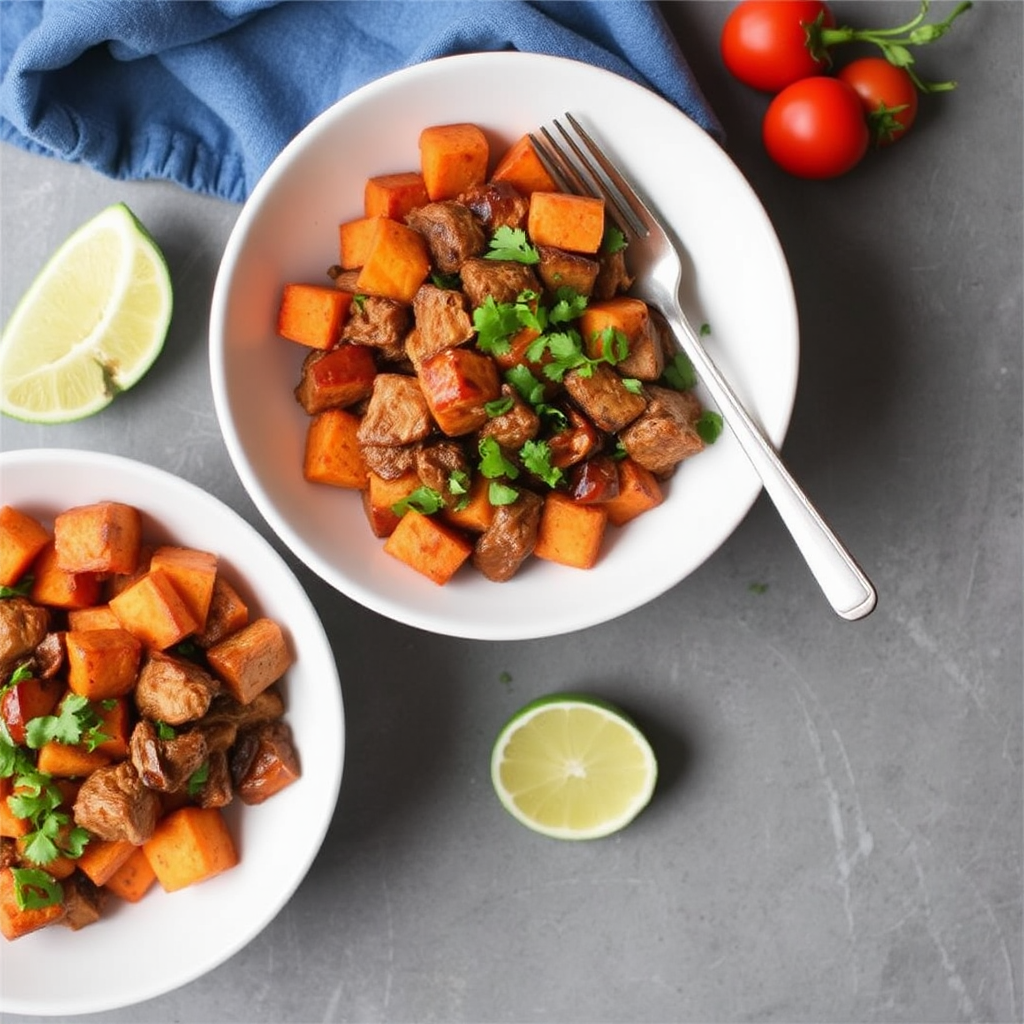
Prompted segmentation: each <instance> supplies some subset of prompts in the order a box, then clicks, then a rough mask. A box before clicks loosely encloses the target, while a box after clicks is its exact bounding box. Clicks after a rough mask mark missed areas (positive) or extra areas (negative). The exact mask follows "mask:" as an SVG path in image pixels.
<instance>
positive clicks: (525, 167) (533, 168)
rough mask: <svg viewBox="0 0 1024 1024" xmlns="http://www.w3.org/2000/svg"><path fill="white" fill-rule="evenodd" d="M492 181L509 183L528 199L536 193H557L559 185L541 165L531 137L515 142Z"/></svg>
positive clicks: (524, 137)
mask: <svg viewBox="0 0 1024 1024" xmlns="http://www.w3.org/2000/svg"><path fill="white" fill-rule="evenodd" d="M491 181H507V182H508V183H509V184H510V185H511V186H512V187H513V188H514V189H515V190H516V191H517V192H518V193H519V194H520V195H524V196H526V197H527V198H529V196H531V195H532V194H533V193H534V192H557V191H558V184H557V182H556V181H555V179H554V178H552V177H551V175H550V174H549V173H548V170H547V168H546V167H545V166H544V164H543V163H541V159H540V157H539V156H537V151H536V150H535V149H534V148H533V143H532V142H531V141H530V136H529V135H524V136H523V137H522V138H521V139H519V141H518V142H514V143H513V144H512V145H511V146H510V147H509V148H508V149H507V150H506V151H505V154H504V156H502V157H501V159H500V160H499V161H498V163H497V165H496V166H495V168H494V173H493V174H491Z"/></svg>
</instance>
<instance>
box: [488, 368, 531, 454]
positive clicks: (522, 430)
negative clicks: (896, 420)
mask: <svg viewBox="0 0 1024 1024" xmlns="http://www.w3.org/2000/svg"><path fill="white" fill-rule="evenodd" d="M501 394H502V396H503V397H505V398H511V399H512V408H511V409H509V410H508V412H503V413H500V414H499V415H497V416H492V417H491V418H490V419H489V420H488V421H487V422H486V423H485V424H484V425H483V426H482V427H481V428H480V436H481V437H493V438H494V440H495V441H497V442H498V444H499V445H501V447H502V448H507V449H508V450H509V451H518V450H519V449H520V448H522V447H523V445H524V444H526V442H527V441H532V440H533V439H534V438H535V437H536V436H537V434H538V432H539V431H540V417H539V416H538V415H537V414H536V413H535V412H534V411H533V409H532V407H531V406H529V405H527V404H526V402H524V401H523V400H522V398H521V397H520V396H519V392H518V391H516V389H515V388H514V387H512V386H511V385H510V384H502V386H501Z"/></svg>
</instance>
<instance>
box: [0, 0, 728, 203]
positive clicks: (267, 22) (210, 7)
mask: <svg viewBox="0 0 1024 1024" xmlns="http://www.w3.org/2000/svg"><path fill="white" fill-rule="evenodd" d="M507 49H516V50H523V51H531V52H536V53H549V54H556V55H559V56H563V57H571V58H575V59H577V60H582V61H586V62H589V63H592V64H595V65H598V66H600V67H603V68H606V69H608V70H609V71H614V72H616V73H618V74H620V75H623V76H626V77H628V78H631V79H633V80H634V81H636V82H639V83H641V84H642V85H645V86H647V87H649V88H651V89H653V90H654V91H656V92H658V93H660V94H661V95H662V96H664V97H665V98H666V99H668V100H669V101H671V102H672V103H674V104H676V105H677V106H678V107H680V108H681V109H682V110H683V111H684V112H685V113H686V114H688V115H689V116H690V117H691V118H693V120H694V121H696V122H697V123H698V124H700V125H701V126H702V127H703V128H705V129H706V130H707V131H709V132H710V133H711V134H712V135H714V136H715V137H716V138H719V139H720V138H721V128H720V126H719V124H718V122H717V120H716V119H715V117H714V114H713V112H712V111H711V109H710V108H709V107H708V105H707V102H706V101H705V99H704V97H703V95H702V94H701V92H700V89H699V87H698V86H697V83H696V82H695V81H694V79H693V76H692V74H691V72H690V69H689V67H688V66H687V64H686V61H685V59H684V57H683V55H682V53H681V52H680V50H679V47H678V45H677V44H676V41H675V39H674V38H673V36H672V34H671V32H670V31H669V30H668V28H667V26H666V25H665V23H664V21H663V19H662V17H661V14H660V12H659V11H658V8H657V6H656V5H655V4H653V3H645V2H637V0H615V2H605V3H594V2H582V3H568V2H537V3H526V2H522V0H512V2H505V0H472V2H469V3H466V2H449V0H412V2H399V0H367V2H360V0H344V2H333V3H323V2H319V3H318V2H312V3H306V2H297V0H296V2H285V3H276V2H271V0H221V2H214V3H199V2H192V3H176V2H169V3H167V2H153V0H134V2H132V0H122V2H116V0H115V2H111V0H47V2H35V0H14V2H12V0H4V2H3V3H2V5H0V76H2V85H0V139H3V140H4V141H7V142H12V143H14V144H16V145H18V146H21V147H23V148H25V149H27V150H30V151H31V152H35V153H43V154H47V155H50V156H57V157H61V158H63V159H65V160H70V161H75V162H81V163H84V164H87V165H89V166H90V167H93V168H95V169H96V170H97V171H101V172H102V173H104V174H107V175H109V176H111V177H115V178H166V179H170V180H171V181H174V182H177V183H178V184H180V185H182V186H184V187H185V188H188V189H191V190H193V191H195V192H201V193H206V194H209V195H215V196H220V197H222V198H225V199H229V200H233V201H237V202H241V201H242V200H244V199H245V198H246V196H247V195H248V194H249V192H250V191H251V190H252V188H253V186H254V185H255V184H256V182H257V180H258V179H259V178H260V176H261V175H262V174H263V172H264V171H265V170H266V169H267V167H268V165H269V164H270V162H271V161H272V160H273V159H274V157H275V156H276V155H277V154H278V153H279V152H280V151H281V149H283V148H284V146H285V145H286V144H287V143H288V142H289V140H290V139H291V138H292V137H293V136H294V135H295V134H296V133H297V132H298V131H299V130H300V129H301V128H302V127H303V126H304V125H305V124H307V123H308V122H309V121H311V120H312V119H313V118H314V117H315V116H316V115H317V114H319V113H321V112H322V111H323V110H325V109H326V108H327V107H329V106H330V105H331V104H332V103H333V102H334V101H335V100H337V99H338V98H340V97H341V96H344V95H346V94H347V93H349V92H351V91H352V90H354V89H356V88H358V87H359V86H361V85H364V84H365V83H367V82H369V81H372V80H373V79H375V78H379V77H380V76H382V75H384V74H387V73H389V72H391V71H395V70H397V69H399V68H403V67H408V66H410V65H413V64H417V63H419V62H421V61H425V60H430V59H432V58H436V57H443V56H447V55H450V54H455V53H468V52H474V51H480V50H507Z"/></svg>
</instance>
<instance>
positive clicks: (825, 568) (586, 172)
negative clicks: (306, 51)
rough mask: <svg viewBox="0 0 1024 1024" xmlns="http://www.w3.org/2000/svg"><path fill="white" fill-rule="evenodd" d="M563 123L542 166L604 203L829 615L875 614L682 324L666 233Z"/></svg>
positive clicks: (840, 551)
mask: <svg viewBox="0 0 1024 1024" xmlns="http://www.w3.org/2000/svg"><path fill="white" fill-rule="evenodd" d="M565 120H566V121H567V122H568V123H569V125H570V127H571V129H572V130H571V131H570V130H569V129H567V128H566V127H565V125H563V124H562V123H561V121H559V120H557V119H556V120H554V121H553V125H554V127H555V129H556V130H557V132H558V134H559V135H560V136H561V138H562V142H559V141H558V140H557V139H556V138H555V136H554V135H553V134H552V133H551V132H550V131H549V130H548V129H547V128H546V127H542V128H541V129H540V132H539V136H538V135H532V134H531V136H530V138H531V139H532V141H533V144H534V147H535V148H536V150H537V152H538V155H539V156H540V158H541V160H542V161H543V162H544V164H545V165H546V166H547V169H548V171H549V172H550V173H551V174H552V175H553V177H554V178H555V180H556V181H557V182H558V184H559V186H560V187H561V188H563V189H564V190H565V191H567V192H574V193H576V194H579V195H589V196H595V197H598V198H603V199H604V200H605V209H606V211H607V212H608V214H609V215H610V216H611V218H612V219H613V220H614V221H615V223H616V224H617V225H618V227H619V228H620V230H621V231H622V232H623V234H624V235H625V236H626V239H627V240H628V242H629V243H630V249H629V251H630V253H631V254H633V256H634V259H635V260H637V263H636V264H635V266H634V268H633V269H634V270H635V271H639V272H638V273H636V280H635V282H634V284H633V286H632V288H631V294H634V295H636V296H637V297H638V298H642V299H644V300H645V301H646V302H648V303H649V304H650V305H651V306H653V307H655V308H656V309H658V310H660V312H661V313H662V315H663V316H664V317H665V319H666V320H667V321H668V324H669V326H670V327H671V329H672V332H673V334H674V335H675V337H676V339H677V341H678V342H679V345H680V347H681V348H682V350H683V352H685V353H686V355H687V356H688V357H689V359H690V361H691V362H692V363H693V366H694V369H695V370H696V372H697V374H698V376H699V377H700V379H701V380H702V381H703V383H704V386H705V387H706V388H707V390H708V392H709V394H710V395H711V397H712V399H713V400H714V402H715V404H716V405H717V406H718V409H719V411H720V412H721V413H722V417H723V419H724V420H725V423H726V425H727V426H728V427H729V428H730V429H731V430H732V432H733V434H735V436H736V440H737V441H738V442H739V443H740V447H741V448H742V449H743V451H744V453H745V454H746V456H747V458H748V459H749V460H750V462H751V463H752V465H753V467H754V469H755V470H756V471H757V474H758V475H759V476H760V478H761V482H762V483H763V484H764V489H765V491H767V493H768V496H769V497H770V498H771V500H772V501H773V502H774V504H775V507H776V509H777V510H778V512H779V515H780V516H781V518H782V521H783V522H784V523H785V525H786V527H787V529H788V530H789V532H790V534H791V535H792V537H793V540H794V541H795V542H796V545H797V547H798V548H799V550H800V552H801V554H803V556H804V559H805V560H806V562H807V565H808V567H809V568H810V570H811V573H812V574H813V575H814V578H815V580H817V582H818V585H819V586H820V587H821V589H822V591H823V592H824V594H825V596H826V598H828V601H829V603H830V604H831V605H832V607H833V609H835V611H836V612H837V613H838V614H839V615H840V616H842V617H843V618H844V619H848V620H851V621H852V620H856V619H862V618H864V616H866V615H868V614H869V613H870V612H871V611H872V609H873V608H874V607H875V602H876V600H877V597H876V594H875V588H874V587H873V586H872V584H871V581H870V580H869V579H868V578H867V576H866V575H865V574H864V572H863V570H862V569H861V568H860V566H859V565H857V563H856V562H855V561H854V559H853V556H852V555H851V554H850V553H849V551H847V550H846V548H845V547H844V546H843V544H842V543H841V542H840V540H839V538H838V537H837V536H836V535H835V533H834V532H833V531H832V529H831V528H830V527H829V525H828V524H827V523H826V522H825V520H824V519H823V518H822V516H821V514H820V513H819V512H818V510H817V509H816V508H815V507H814V506H813V505H812V504H811V502H810V501H809V500H808V498H807V495H806V494H804V492H803V490H802V489H801V488H800V486H799V484H797V482H796V481H795V480H794V479H793V477H792V476H791V475H790V473H789V471H788V470H787V469H786V467H785V465H783V462H782V460H781V459H780V458H779V455H778V452H776V450H775V448H774V447H773V446H772V444H771V442H770V441H769V440H768V438H767V437H766V436H765V434H764V432H763V431H762V430H761V428H760V427H759V426H758V425H757V424H756V423H755V422H754V420H753V419H752V418H751V416H750V414H749V413H748V412H747V410H746V409H745V408H744V407H743V404H742V402H740V400H739V398H738V397H737V396H736V393H735V392H734V391H733V389H732V387H731V386H730V385H729V383H728V381H726V379H725V378H724V377H723V376H722V374H721V372H720V371H719V369H718V367H717V366H715V364H714V362H712V360H711V358H710V356H709V355H708V353H707V350H706V349H705V347H704V344H703V342H702V341H701V340H700V336H699V335H698V334H697V332H696V331H695V330H694V329H693V327H692V326H691V324H690V322H689V321H688V320H687V318H686V314H685V313H684V312H683V309H682V306H681V304H680V300H679V288H680V284H681V282H682V262H681V260H680V258H679V254H678V253H677V252H676V250H675V247H674V246H673V244H672V242H671V240H670V239H669V237H668V233H667V232H666V231H665V228H664V227H663V226H662V224H661V223H660V222H659V220H658V218H657V216H655V214H654V213H652V212H651V210H650V209H649V208H648V207H647V206H646V205H645V204H644V203H643V202H642V201H641V199H640V197H639V196H638V195H637V193H636V191H635V189H634V188H633V187H632V185H630V184H629V182H628V181H627V180H626V179H625V178H624V177H623V175H622V174H621V173H620V172H619V170H618V169H617V168H616V167H615V166H614V164H612V162H611V161H610V160H609V159H608V158H607V157H606V156H605V155H604V153H603V152H602V151H601V149H600V147H599V146H598V145H597V143H595V142H594V140H593V139H592V138H591V137H590V136H589V135H588V134H587V132H586V131H585V130H584V129H583V127H582V126H581V125H580V124H579V122H578V121H577V120H576V118H574V117H573V116H572V114H570V113H566V114H565ZM563 143H564V145H563ZM566 147H567V148H568V152H567V150H566ZM570 153H571V156H570Z"/></svg>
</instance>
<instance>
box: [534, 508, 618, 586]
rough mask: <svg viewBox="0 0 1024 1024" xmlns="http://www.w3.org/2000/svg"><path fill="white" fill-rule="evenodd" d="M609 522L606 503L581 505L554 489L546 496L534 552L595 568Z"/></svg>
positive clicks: (581, 567)
mask: <svg viewBox="0 0 1024 1024" xmlns="http://www.w3.org/2000/svg"><path fill="white" fill-rule="evenodd" d="M607 521H608V513H607V512H606V511H605V509H604V507H603V506H601V505H579V504H577V503H576V502H574V501H573V500H572V499H571V498H569V497H567V496H566V495H564V494H561V493H559V492H557V491H553V492H552V493H551V494H549V495H548V496H547V498H545V499H544V511H543V512H542V513H541V518H540V528H539V529H538V531H537V544H536V546H535V547H534V549H533V553H534V554H535V555H536V556H537V557H538V558H543V559H546V560H547V561H550V562H558V563H559V564H560V565H567V566H571V567H573V568H576V569H592V568H593V567H594V565H595V564H596V563H597V558H598V555H599V554H600V552H601V543H602V541H603V540H604V531H605V525H606V523H607Z"/></svg>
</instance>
